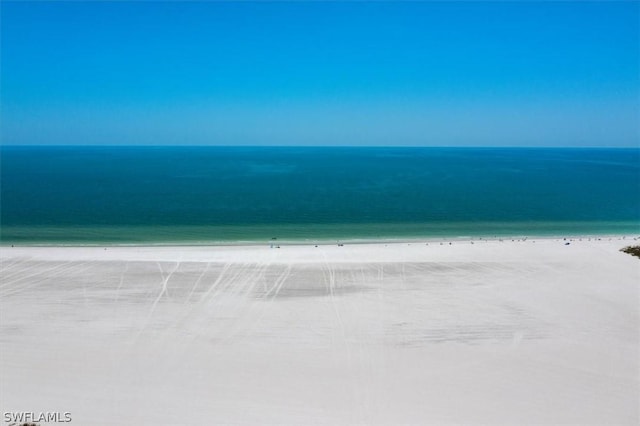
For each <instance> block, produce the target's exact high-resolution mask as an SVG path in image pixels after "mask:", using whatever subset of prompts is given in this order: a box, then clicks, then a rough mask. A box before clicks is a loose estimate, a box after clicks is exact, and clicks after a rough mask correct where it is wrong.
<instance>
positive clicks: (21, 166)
mask: <svg viewBox="0 0 640 426" xmlns="http://www.w3.org/2000/svg"><path fill="white" fill-rule="evenodd" d="M0 177H1V194H0V195H1V198H0V220H1V222H0V242H1V243H2V244H100V243H121V244H127V243H134V244H135V243H145V244H165V243H166V244H171V243H212V242H245V241H251V242H269V241H276V240H273V239H277V241H282V240H290V241H326V240H331V241H333V240H353V239H386V238H398V239H407V238H428V237H437V238H439V237H447V238H449V237H452V238H454V237H480V236H482V237H494V236H544V235H558V236H569V235H597V234H633V235H636V234H637V235H640V149H564V148H562V149H561V148H555V149H541V148H537V149H528V148H347V147H344V148H334V147H322V148H320V147H307V148H294V147H167V146H164V147H115V146H111V147H105V146H101V147H75V146H74V147H71V146H67V147H17V146H2V147H0Z"/></svg>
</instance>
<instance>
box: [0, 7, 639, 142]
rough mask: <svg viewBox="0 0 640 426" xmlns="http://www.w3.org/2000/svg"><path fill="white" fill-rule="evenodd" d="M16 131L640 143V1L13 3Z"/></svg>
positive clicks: (8, 29)
mask: <svg viewBox="0 0 640 426" xmlns="http://www.w3.org/2000/svg"><path fill="white" fill-rule="evenodd" d="M0 7H1V11H0V12H1V25H0V27H1V28H0V31H1V36H2V39H1V43H2V45H1V47H2V49H1V60H2V62H1V74H0V77H1V89H2V92H1V95H0V96H1V101H2V105H1V108H2V109H1V118H2V143H3V144H172V145H178V144H197V145H201V144H212V145H393V146H395V145H425V146H611V147H624V146H627V147H628V146H639V145H640V124H639V117H640V53H639V51H640V48H639V43H640V42H639V40H640V28H639V22H640V19H639V16H640V6H639V3H638V2H602V3H600V2H577V3H572V2H557V3H556V2H541V3H521V2H506V3H488V2H471V3H463V2H448V3H434V2H422V3H416V2H405V3H383V2H348V3H340V2H331V3H318V2H279V3H267V2H258V3H251V2H236V3H225V2H186V3H184V2H183V3H177V2H176V3H173V2H160V3H152V2H6V1H3V2H2V3H0Z"/></svg>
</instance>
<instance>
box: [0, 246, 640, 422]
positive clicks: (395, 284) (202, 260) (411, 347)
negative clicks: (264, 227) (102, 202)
mask: <svg viewBox="0 0 640 426" xmlns="http://www.w3.org/2000/svg"><path fill="white" fill-rule="evenodd" d="M633 243H638V241H633V239H631V238H629V237H627V238H626V239H625V240H622V239H621V237H613V238H611V239H609V238H604V237H603V238H601V239H596V238H591V239H589V238H586V237H585V238H582V239H579V238H574V239H573V240H572V241H571V243H570V245H565V241H564V240H562V239H527V240H525V241H522V240H516V241H511V240H510V239H509V240H506V241H503V242H500V241H495V240H494V241H486V240H484V241H480V240H475V241H457V240H456V241H453V243H452V244H451V245H449V243H448V242H447V241H445V242H442V243H441V242H438V241H428V242H425V241H423V242H415V241H413V242H410V243H408V242H402V243H401V242H394V243H391V242H389V243H386V244H385V243H375V244H345V245H344V246H342V247H339V246H337V245H336V244H331V245H319V246H318V247H315V246H314V245H282V246H281V248H269V246H268V245H263V246H227V247H223V246H211V247H207V246H200V247H188V246H184V247H179V246H177V247H160V246H159V247H6V246H5V247H2V248H0V258H1V261H2V264H1V271H0V351H1V353H0V407H1V410H2V411H3V412H21V411H27V412H36V413H37V412H69V413H70V414H71V418H72V421H71V423H70V424H77V425H83V426H84V425H122V424H135V425H185V424H206V425H211V424H292V425H293V424H295V425H306V424H388V425H392V424H440V425H442V424H491V425H495V424H501V425H523V424H580V425H587V424H594V425H595V424H597V425H605V424H606V425H637V424H639V423H640V403H639V401H640V291H639V290H640V259H637V258H635V257H632V256H630V255H628V254H625V253H621V252H620V251H619V249H620V248H622V247H625V246H627V245H630V244H633Z"/></svg>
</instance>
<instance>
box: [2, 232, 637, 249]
mask: <svg viewBox="0 0 640 426" xmlns="http://www.w3.org/2000/svg"><path fill="white" fill-rule="evenodd" d="M534 240H540V241H547V240H556V241H557V240H566V241H575V240H577V241H582V240H587V241H591V240H596V241H599V240H621V241H640V233H619V234H575V235H574V234H558V235H505V236H498V235H493V236H478V237H473V236H456V237H414V238H411V237H397V238H345V239H333V238H332V239H306V240H298V239H279V238H275V239H271V240H235V241H231V240H221V241H201V242H196V241H185V242H179V241H167V242H156V243H150V242H122V243H118V242H100V241H98V242H92V243H76V242H69V243H64V242H52V243H20V242H8V243H5V242H0V248H12V247H114V248H115V247H264V246H265V245H274V246H276V245H279V246H309V245H318V246H331V245H336V244H344V245H379V244H404V243H409V244H420V243H441V242H442V243H449V242H451V243H471V242H473V243H476V242H491V241H494V242H518V241H522V242H524V241H534Z"/></svg>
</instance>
